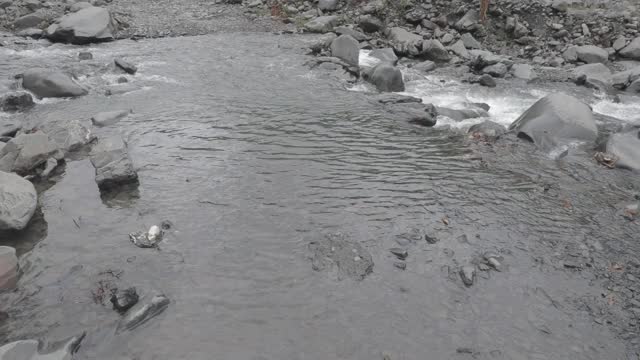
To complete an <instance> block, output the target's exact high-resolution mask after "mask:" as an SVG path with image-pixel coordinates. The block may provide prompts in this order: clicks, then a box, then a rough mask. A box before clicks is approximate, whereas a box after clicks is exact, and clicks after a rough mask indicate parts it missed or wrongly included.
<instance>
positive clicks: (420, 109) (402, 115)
mask: <svg viewBox="0 0 640 360" xmlns="http://www.w3.org/2000/svg"><path fill="white" fill-rule="evenodd" d="M385 110H386V111H387V116H388V117H389V118H392V119H397V120H401V121H407V122H410V123H412V124H416V125H421V126H427V127H431V126H434V125H435V124H436V122H437V118H438V111H437V110H436V107H435V106H433V105H432V104H421V103H415V102H412V103H405V104H389V105H387V106H386V107H385Z"/></svg>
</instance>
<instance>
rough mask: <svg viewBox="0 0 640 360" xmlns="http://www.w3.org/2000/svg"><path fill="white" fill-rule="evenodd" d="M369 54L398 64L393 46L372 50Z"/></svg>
mask: <svg viewBox="0 0 640 360" xmlns="http://www.w3.org/2000/svg"><path fill="white" fill-rule="evenodd" d="M369 56H371V57H373V58H376V59H378V60H380V61H381V62H386V63H389V64H391V65H394V66H395V65H397V64H398V57H397V56H396V53H395V52H394V51H393V49H392V48H382V49H374V50H371V52H370V53H369Z"/></svg>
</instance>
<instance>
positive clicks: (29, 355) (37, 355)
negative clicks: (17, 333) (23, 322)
mask: <svg viewBox="0 0 640 360" xmlns="http://www.w3.org/2000/svg"><path fill="white" fill-rule="evenodd" d="M84 337H85V334H84V333H83V334H82V335H80V336H76V337H74V338H72V339H71V340H69V341H67V342H66V343H65V344H64V345H62V346H61V347H58V348H57V349H56V350H50V351H49V352H47V353H41V352H40V349H41V348H43V347H44V346H41V345H40V344H39V342H38V341H37V340H20V341H15V342H12V343H9V344H6V345H3V346H2V347H0V359H2V360H71V359H72V358H73V354H74V353H75V352H76V351H78V348H79V347H80V343H81V342H82V340H83V339H84Z"/></svg>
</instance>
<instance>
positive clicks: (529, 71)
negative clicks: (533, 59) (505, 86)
mask: <svg viewBox="0 0 640 360" xmlns="http://www.w3.org/2000/svg"><path fill="white" fill-rule="evenodd" d="M511 73H512V74H513V77H515V78H518V79H522V80H526V81H531V80H534V79H536V78H537V77H538V75H537V74H536V72H535V70H533V66H531V65H529V64H513V66H511Z"/></svg>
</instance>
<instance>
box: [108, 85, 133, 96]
mask: <svg viewBox="0 0 640 360" xmlns="http://www.w3.org/2000/svg"><path fill="white" fill-rule="evenodd" d="M138 90H140V88H139V87H137V86H135V85H133V84H129V83H124V84H117V85H110V86H108V87H107V89H106V90H105V91H104V94H105V95H107V96H112V95H122V94H126V93H130V92H134V91H138Z"/></svg>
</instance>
